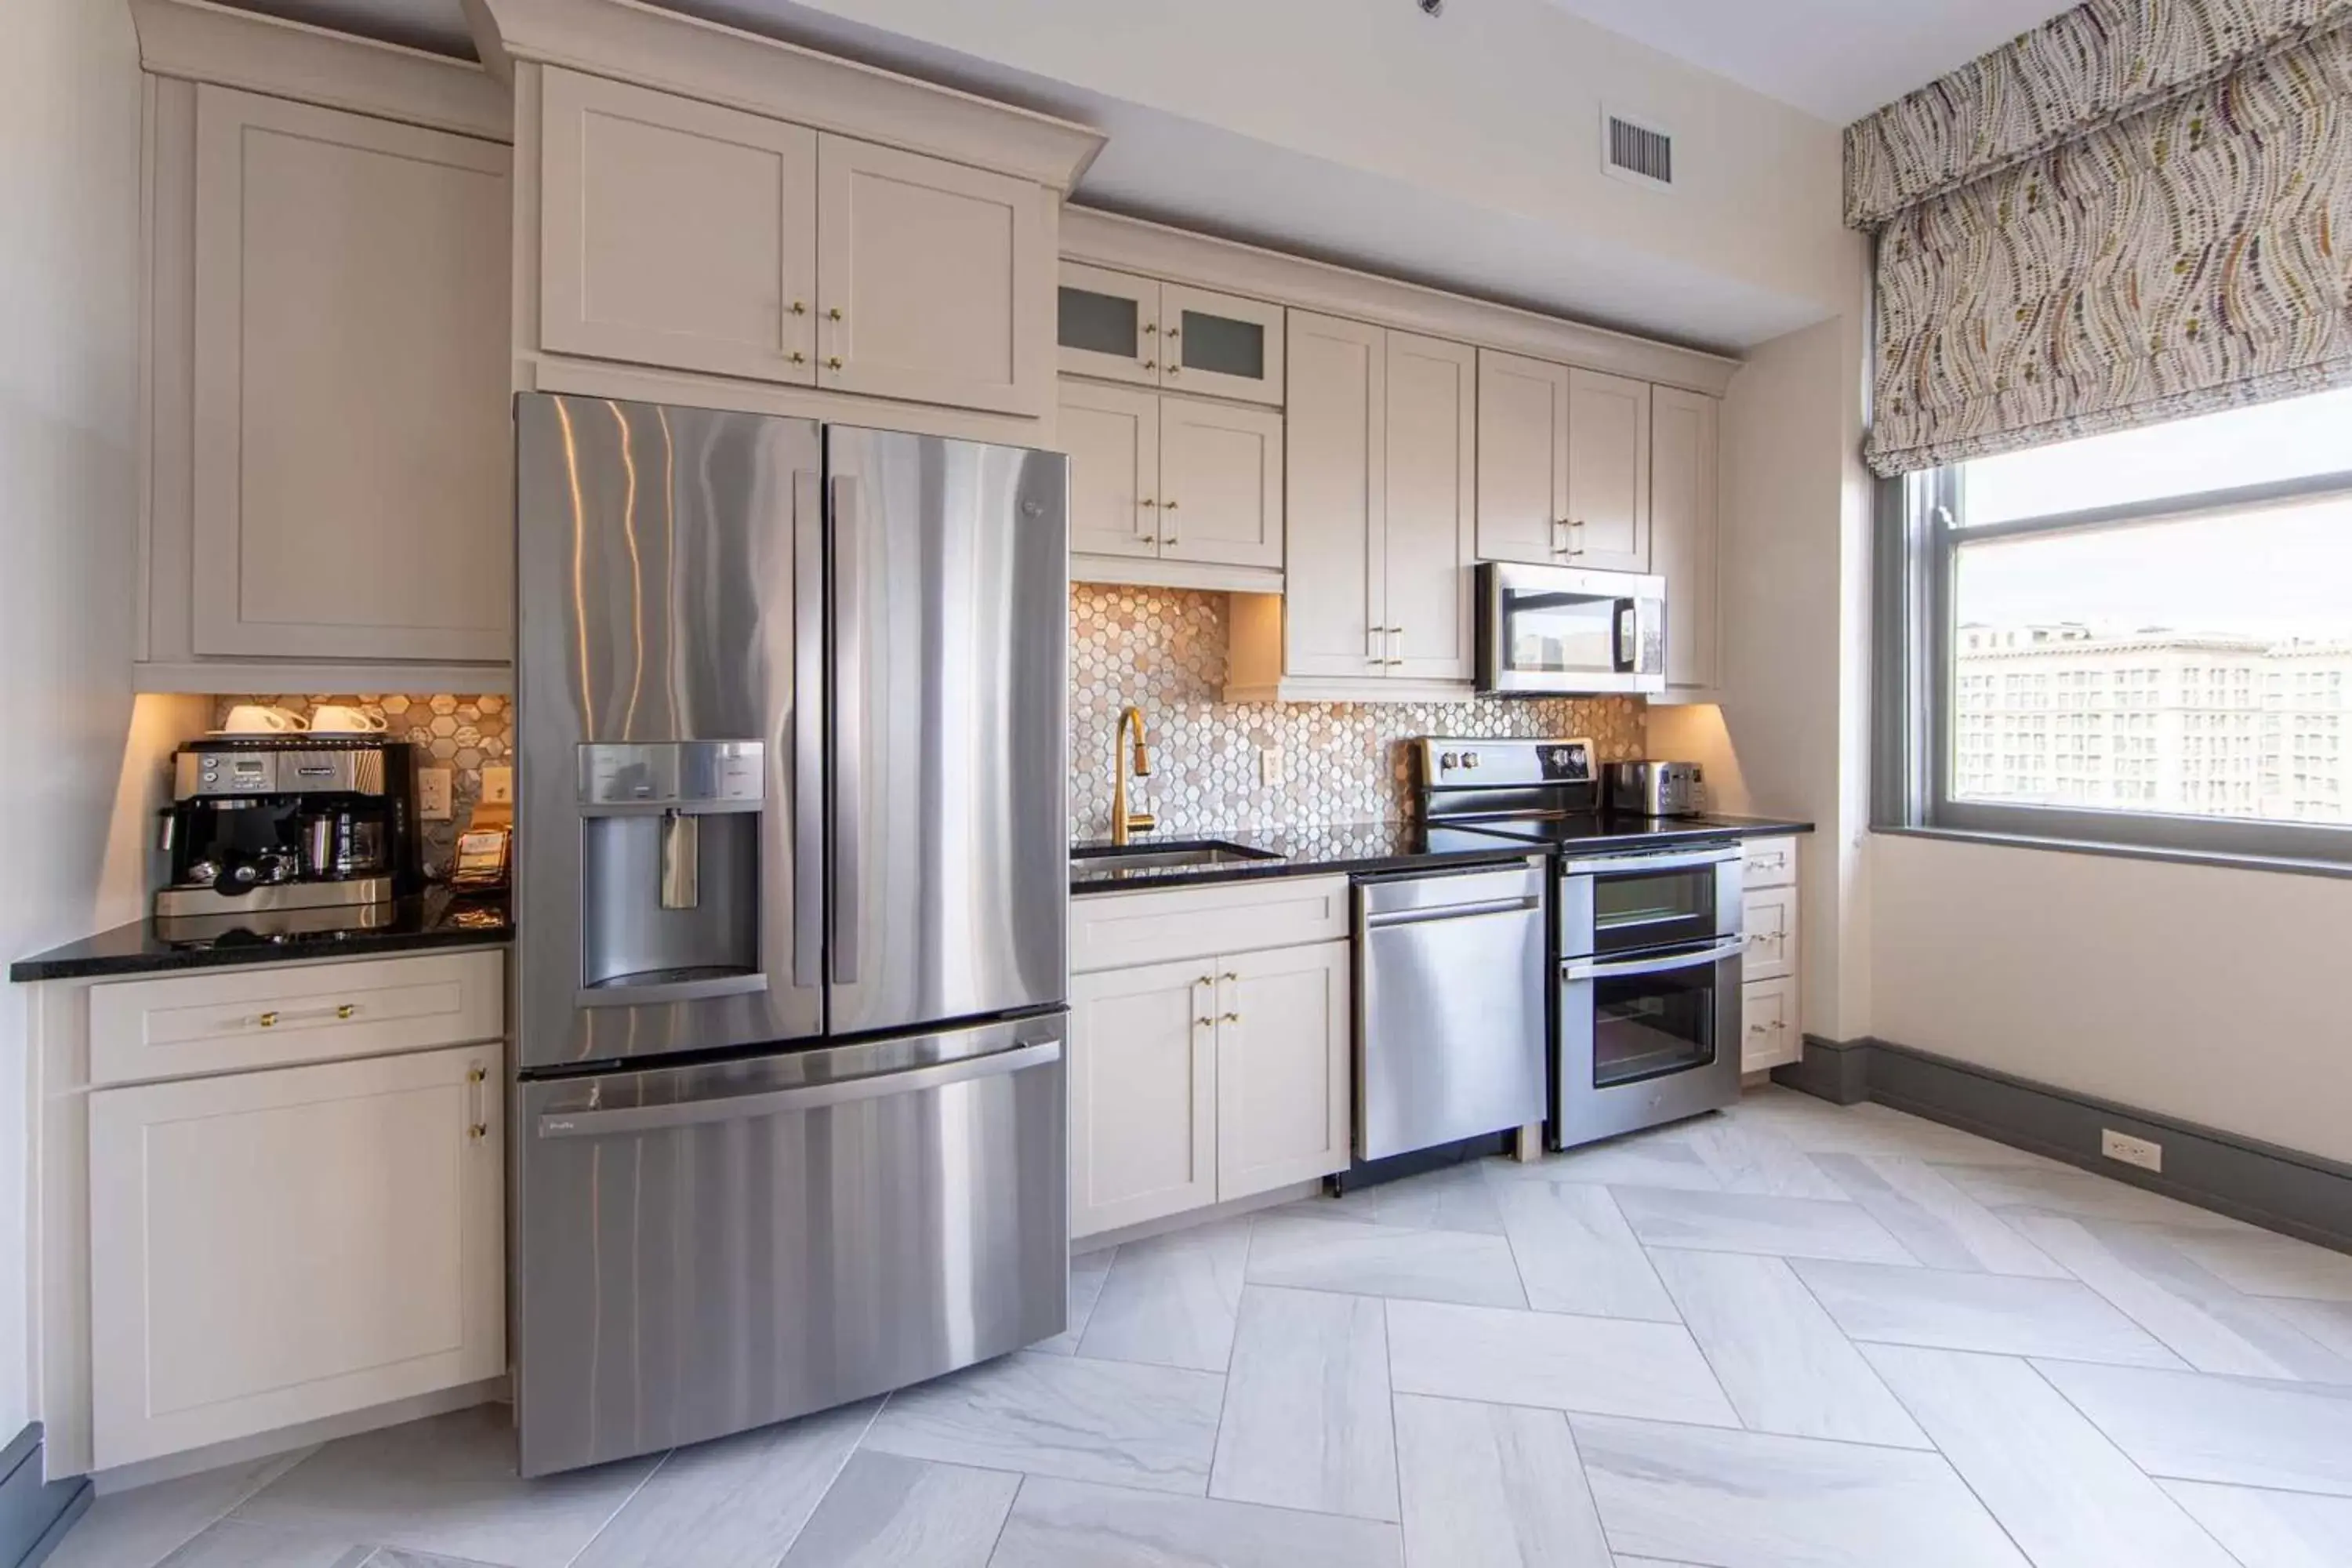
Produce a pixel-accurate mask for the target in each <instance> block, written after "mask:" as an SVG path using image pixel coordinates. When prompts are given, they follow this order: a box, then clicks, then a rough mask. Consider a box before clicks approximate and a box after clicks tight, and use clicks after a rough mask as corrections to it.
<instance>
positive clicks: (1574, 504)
mask: <svg viewBox="0 0 2352 1568" xmlns="http://www.w3.org/2000/svg"><path fill="white" fill-rule="evenodd" d="M1566 532H1567V542H1568V550H1567V553H1566V554H1565V555H1563V556H1561V557H1560V559H1561V560H1562V561H1563V562H1565V563H1567V564H1569V565H1570V566H1580V567H1584V568H1587V569H1589V570H1592V571H1600V572H1647V571H1648V570H1649V569H1650V388H1649V385H1648V384H1647V383H1644V382H1639V381H1629V380H1627V379H1626V378H1625V377H1623V376H1622V375H1602V374H1600V373H1599V372H1597V371H1590V370H1571V371H1570V372H1569V373H1568V527H1567V530H1566Z"/></svg>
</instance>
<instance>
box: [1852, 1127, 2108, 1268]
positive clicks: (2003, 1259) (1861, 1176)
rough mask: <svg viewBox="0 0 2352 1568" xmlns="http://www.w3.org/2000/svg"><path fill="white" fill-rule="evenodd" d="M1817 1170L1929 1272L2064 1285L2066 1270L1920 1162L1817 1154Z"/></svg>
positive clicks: (1905, 1159) (1997, 1217) (1893, 1156)
mask: <svg viewBox="0 0 2352 1568" xmlns="http://www.w3.org/2000/svg"><path fill="white" fill-rule="evenodd" d="M1813 1163H1814V1164H1816V1165H1818V1166H1820V1167H1821V1169H1822V1172H1823V1173H1825V1174H1826V1175H1827V1176H1828V1177H1829V1178H1830V1180H1832V1181H1833V1182H1835V1183H1836V1184H1838V1186H1839V1188H1840V1189H1841V1190H1842V1191H1843V1194H1844V1195H1845V1196H1847V1197H1849V1198H1851V1199H1853V1201H1854V1202H1855V1203H1857V1204H1860V1205H1862V1206H1863V1207H1864V1209H1866V1210H1868V1211H1869V1213H1870V1215H1871V1217H1872V1218H1874V1219H1875V1220H1876V1221H1878V1223H1879V1224H1881V1225H1883V1226H1885V1227H1886V1228H1887V1229H1888V1230H1889V1231H1890V1232H1892V1233H1893V1235H1894V1237H1895V1240H1897V1241H1899V1242H1901V1243H1902V1244H1903V1247H1904V1249H1905V1250H1906V1251H1907V1252H1909V1253H1910V1254H1911V1256H1912V1257H1914V1258H1917V1259H1918V1260H1919V1261H1920V1262H1921V1263H1923V1264H1925V1265H1927V1267H1928V1268H1955V1269H1977V1270H1980V1271H1981V1272H1983V1273H1987V1274H2024V1275H2032V1276H2039V1277H2041V1278H2044V1279H2064V1278H2065V1277H2066V1271H2065V1270H2064V1269H2063V1268H2060V1267H2058V1265H2057V1264H2055V1263H2053V1262H2052V1261H2051V1260H2050V1259H2049V1258H2046V1257H2044V1256H2043V1255H2042V1252H2041V1251H2040V1250H2039V1249H2038V1248H2037V1247H2034V1245H2033V1244H2032V1242H2030V1241H2028V1240H2026V1239H2025V1237H2022V1236H2020V1235H2019V1234H2018V1233H2017V1232H2016V1231H2014V1230H2012V1229H2011V1228H2010V1227H2009V1226H2008V1225H2007V1224H2005V1223H2004V1222H2003V1221H2002V1220H2001V1218H2000V1215H1996V1214H1994V1213H1993V1212H1992V1211H1991V1210H1990V1209H1988V1208H1986V1207H1985V1206H1984V1205H1982V1204H1979V1203H1978V1202H1977V1201H1976V1200H1975V1199H1974V1198H1971V1197H1969V1195H1968V1194H1966V1193H1964V1192H1962V1191H1960V1189H1959V1188H1958V1187H1956V1186H1954V1185H1952V1184H1951V1183H1950V1182H1948V1181H1946V1180H1945V1179H1944V1178H1943V1177H1942V1176H1941V1175H1939V1174H1938V1173H1937V1172H1936V1171H1935V1170H1934V1168H1933V1167H1931V1166H1929V1165H1928V1164H1927V1163H1926V1162H1924V1161H1921V1160H1915V1159H1910V1158H1908V1157H1905V1156H1895V1155H1885V1154H1816V1155H1814V1156H1813Z"/></svg>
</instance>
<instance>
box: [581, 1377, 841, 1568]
mask: <svg viewBox="0 0 2352 1568" xmlns="http://www.w3.org/2000/svg"><path fill="white" fill-rule="evenodd" d="M880 1408H881V1401H879V1400H872V1399H869V1400H866V1401H863V1402H861V1403H859V1404H856V1405H844V1406H842V1407H841V1408H839V1409H836V1410H826V1411H821V1412H819V1413H818V1414H816V1415H803V1416H802V1417H801V1418H800V1419H799V1420H797V1421H780V1422H778V1423H776V1424H775V1425H774V1426H761V1427H759V1428H758V1429H756V1430H754V1431H751V1432H739V1433H737V1434H736V1435H735V1436H731V1437H719V1438H716V1439H714V1440H712V1441H710V1442H708V1443H697V1444H695V1445H694V1446H693V1447H687V1448H679V1449H677V1450H676V1451H675V1452H673V1453H672V1454H671V1455H670V1456H669V1458H667V1459H665V1460H663V1461H662V1465H661V1468H659V1469H657V1470H656V1471H655V1472H654V1473H653V1474H652V1475H651V1476H650V1477H648V1478H647V1479H646V1484H645V1485H644V1486H642V1487H639V1488H638V1489H637V1490H636V1494H635V1496H633V1497H631V1498H630V1499H629V1500H628V1502H627V1503H626V1504H625V1506H624V1507H623V1508H622V1510H621V1511H620V1512H618V1513H616V1514H614V1516H613V1518H612V1519H611V1520H610V1521H608V1522H607V1523H606V1524H605V1526H604V1529H603V1530H601V1531H597V1533H596V1539H595V1540H594V1541H593V1542H589V1545H588V1550H587V1551H585V1552H582V1553H581V1554H580V1556H579V1558H578V1560H577V1562H576V1563H574V1565H573V1568H635V1565H636V1564H638V1563H646V1562H648V1561H652V1560H654V1559H656V1558H658V1557H659V1556H660V1555H661V1553H662V1552H665V1551H667V1550H670V1549H672V1548H673V1547H674V1546H675V1544H676V1543H677V1542H679V1541H682V1540H686V1539H688V1538H691V1539H692V1540H693V1542H694V1543H695V1562H696V1564H697V1568H772V1564H773V1563H775V1560H776V1554H777V1552H779V1551H781V1550H782V1547H783V1546H784V1544H785V1543H786V1542H790V1541H791V1540H792V1539H793V1536H794V1535H795V1534H797V1533H799V1531H800V1528H801V1526H802V1525H803V1524H805V1523H807V1522H808V1518H809V1515H810V1514H811V1513H813V1512H814V1511H815V1510H816V1506H817V1500H819V1499H820V1498H822V1497H824V1494H825V1489H826V1488H827V1487H829V1486H831V1485H832V1484H833V1479H834V1478H835V1476H837V1475H839V1474H840V1473H841V1468H842V1466H843V1465H844V1464H845V1463H846V1462H847V1460H848V1458H849V1454H850V1450H851V1449H853V1448H855V1447H857V1440H858V1438H860V1437H862V1436H865V1435H866V1427H867V1426H871V1425H872V1424H873V1421H874V1416H875V1413H876V1412H877V1411H878V1410H879V1409H880Z"/></svg>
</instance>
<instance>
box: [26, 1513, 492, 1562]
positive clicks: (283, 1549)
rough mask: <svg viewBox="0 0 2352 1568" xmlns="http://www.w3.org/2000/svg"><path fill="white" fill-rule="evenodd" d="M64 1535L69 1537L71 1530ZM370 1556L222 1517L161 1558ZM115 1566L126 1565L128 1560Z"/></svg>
mask: <svg viewBox="0 0 2352 1568" xmlns="http://www.w3.org/2000/svg"><path fill="white" fill-rule="evenodd" d="M66 1539H67V1540H68V1541H71V1540H72V1539H73V1536H72V1532H71V1531H68V1533H67V1536H66ZM374 1556H375V1548H374V1547H373V1546H367V1545H362V1544H356V1543H354V1542H352V1539H351V1537H349V1536H347V1535H344V1534H342V1533H341V1532H340V1531H317V1530H285V1529H281V1528H279V1527H278V1526H277V1525H273V1524H247V1523H245V1522H244V1521H241V1520H235V1519H225V1520H222V1521H220V1522H219V1523H218V1524H215V1525H214V1526H212V1527H211V1528H210V1529H208V1530H206V1531H204V1532H203V1533H202V1534H200V1535H198V1536H197V1537H196V1538H195V1539H194V1541H191V1542H188V1543H187V1544H186V1545H184V1546H183V1547H181V1548H180V1549H179V1550H178V1551H177V1552H173V1553H172V1554H171V1555H170V1556H169V1557H166V1558H164V1559H163V1568H362V1564H363V1563H368V1562H370V1561H372V1560H373V1558H374ZM48 1561H49V1562H52V1563H54V1562H56V1561H57V1558H56V1557H55V1556H52V1557H50V1558H49V1559H48ZM454 1561H455V1560H454V1559H450V1558H443V1559H441V1562H443V1563H453V1562H454ZM118 1568H128V1560H125V1562H124V1563H122V1564H118ZM141 1568H143V1564H142V1565H141Z"/></svg>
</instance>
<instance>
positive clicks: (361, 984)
mask: <svg viewBox="0 0 2352 1568" xmlns="http://www.w3.org/2000/svg"><path fill="white" fill-rule="evenodd" d="M505 1030H506V955H505V954H504V953H502V952H494V951H482V952H451V953H434V954H429V955H425V956H419V957H415V958H380V959H359V960H355V961H353V962H351V963H299V964H287V965H284V966H282V967H279V966H271V967H268V968H257V969H229V970H222V971H219V972H216V973H209V974H177V975H172V976H170V977H168V978H164V979H157V980H126V981H121V982H117V983H115V984H107V985H94V986H92V987H90V993H89V1073H90V1082H91V1083H93V1084H109V1083H131V1082H136V1081H138V1080H139V1079H158V1078H183V1077H186V1076H189V1075H191V1074H194V1073H210V1072H232V1071H240V1070H243V1069H245V1068H259V1067H282V1066H285V1065H287V1064H289V1063H293V1062H313V1061H326V1060H331V1059H333V1058H339V1057H362V1056H373V1055H378V1054H381V1053H383V1052H385V1051H401V1050H414V1049H417V1048H419V1047H426V1046H455V1045H465V1044H468V1043H470V1042H473V1041H476V1040H491V1039H497V1038H498V1037H500V1036H501V1035H502V1034H504V1033H505Z"/></svg>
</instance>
